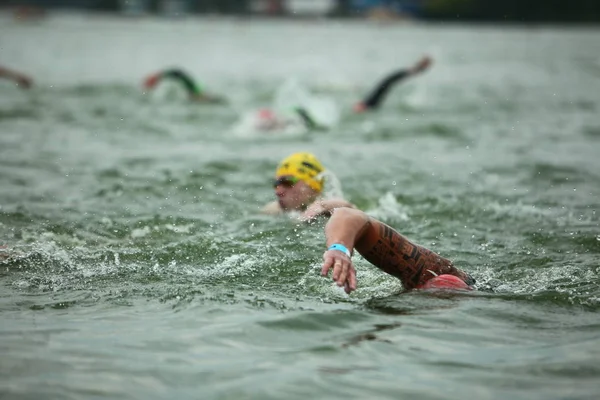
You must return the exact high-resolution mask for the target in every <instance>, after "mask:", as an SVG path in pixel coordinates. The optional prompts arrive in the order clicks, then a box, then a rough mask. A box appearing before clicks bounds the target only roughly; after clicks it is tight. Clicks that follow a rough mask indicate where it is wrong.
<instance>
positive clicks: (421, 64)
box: [411, 56, 432, 74]
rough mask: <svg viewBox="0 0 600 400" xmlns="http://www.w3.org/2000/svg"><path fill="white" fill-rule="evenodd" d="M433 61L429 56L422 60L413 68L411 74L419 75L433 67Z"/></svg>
mask: <svg viewBox="0 0 600 400" xmlns="http://www.w3.org/2000/svg"><path fill="white" fill-rule="evenodd" d="M431 63H432V60H431V58H430V57H429V56H425V57H423V58H421V59H420V60H419V61H418V62H417V63H416V64H415V65H414V66H413V67H412V68H411V72H412V73H413V74H418V73H419V72H423V71H425V70H426V69H427V68H429V66H430V65H431Z"/></svg>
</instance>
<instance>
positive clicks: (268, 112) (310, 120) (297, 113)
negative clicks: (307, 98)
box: [254, 106, 327, 131]
mask: <svg viewBox="0 0 600 400" xmlns="http://www.w3.org/2000/svg"><path fill="white" fill-rule="evenodd" d="M254 119H255V121H254V128H256V129H258V130H261V131H277V130H281V129H286V128H288V127H291V126H302V127H303V128H305V129H306V130H310V131H318V130H325V129H327V127H325V126H323V125H322V124H319V122H317V120H316V119H315V118H314V117H313V116H312V115H311V114H310V112H309V111H308V110H307V109H306V108H304V107H300V106H298V107H294V108H293V109H292V110H291V112H290V113H287V114H285V115H284V114H282V113H277V112H275V111H274V110H273V109H271V108H261V109H259V110H257V111H256V113H255V114H254Z"/></svg>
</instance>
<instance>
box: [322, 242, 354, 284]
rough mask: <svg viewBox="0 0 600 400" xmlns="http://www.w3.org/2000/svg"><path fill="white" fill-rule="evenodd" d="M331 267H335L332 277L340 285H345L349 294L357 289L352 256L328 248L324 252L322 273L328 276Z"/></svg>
mask: <svg viewBox="0 0 600 400" xmlns="http://www.w3.org/2000/svg"><path fill="white" fill-rule="evenodd" d="M331 268H333V275H332V278H333V280H334V281H335V282H336V283H337V285H338V286H340V287H342V286H343V287H344V291H345V292H346V293H348V294H350V293H351V292H352V291H353V290H356V269H354V265H353V264H352V259H350V257H348V256H347V255H346V254H344V253H343V252H341V251H338V250H327V251H326V252H325V253H324V254H323V266H322V268H321V275H322V276H327V275H328V274H329V270H330V269H331Z"/></svg>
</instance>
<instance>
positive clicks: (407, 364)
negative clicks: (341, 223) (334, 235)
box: [0, 15, 600, 400]
mask: <svg viewBox="0 0 600 400" xmlns="http://www.w3.org/2000/svg"><path fill="white" fill-rule="evenodd" d="M599 39H600V31H599V30H598V29H596V28H581V29H575V28H564V27H537V28H536V27H514V26H513V27H511V26H506V27H490V26H485V27H484V26H481V27H477V26H470V27H469V26H458V25H422V24H409V25H372V24H365V23H358V22H345V23H342V22H336V23H324V22H323V23H322V22H289V21H288V22H277V21H265V20H255V21H252V20H250V21H247V20H246V21H236V20H208V19H189V20H180V21H168V20H153V19H140V20H125V19H120V18H112V17H85V16H79V15H50V16H49V18H46V19H45V20H41V21H37V22H33V21H32V22H27V23H17V22H15V21H14V20H12V19H11V18H10V17H9V16H7V15H2V16H0V62H1V63H2V64H4V65H6V66H11V67H15V68H19V69H21V70H24V71H26V72H27V73H29V74H30V75H32V76H33V77H34V78H35V81H36V87H35V88H34V89H33V90H31V91H21V90H19V89H17V88H14V87H13V86H12V85H10V84H9V83H8V82H6V81H3V82H0V187H1V190H0V245H5V246H6V248H5V249H4V250H2V253H0V254H1V255H2V257H3V259H2V260H0V279H1V280H0V315H1V321H2V322H1V326H0V350H1V352H2V357H1V361H0V395H1V396H0V397H2V398H6V399H39V398H44V399H55V398H56V399H80V398H94V399H116V398H125V399H155V398H156V399H159V398H160V399H163V398H173V399H175V398H177V399H184V398H185V399H188V398H189V399H199V398H200V399H236V400H239V399H307V398H317V399H367V398H369V399H371V398H373V399H408V398H411V399H412V398H414V399H460V400H463V399H465V398H473V399H509V398H510V399H528V400H531V399H540V400H541V399H543V400H548V399H578V400H579V399H581V400H583V399H590V400H591V399H596V398H597V396H598V393H599V392H600V361H599V359H600V314H599V312H600V288H599V283H600V266H599V255H600V229H599V221H600V215H599V208H600V200H599V199H600V157H599V154H600V118H599V117H598V115H599V112H600V56H599V55H600V40H599ZM426 53H427V54H430V55H432V57H433V58H434V60H435V62H434V65H433V66H432V68H431V70H430V71H428V72H427V73H426V74H424V75H423V76H420V77H418V78H415V79H414V80H412V81H410V82H406V83H405V84H402V85H401V86H399V87H398V88H397V89H396V90H394V91H393V92H392V94H391V96H390V97H389V99H388V100H389V101H388V102H386V104H385V106H384V107H383V108H382V110H381V111H380V112H378V113H373V114H367V115H360V116H356V115H352V114H351V113H350V109H351V106H352V104H353V103H354V102H355V101H356V100H358V99H359V98H360V97H361V96H362V95H364V94H365V93H366V92H367V91H368V90H369V88H370V87H371V85H372V84H373V83H374V82H375V81H376V80H377V79H379V78H380V77H381V76H382V75H384V74H386V73H387V72H389V71H390V70H391V69H394V68H396V67H403V66H407V65H410V64H411V63H413V62H414V61H416V60H417V59H418V58H419V57H420V56H421V55H422V54H426ZM170 66H180V67H183V68H185V69H186V70H188V71H190V72H191V73H192V74H193V75H194V76H196V77H198V78H199V79H200V80H201V81H202V83H203V85H204V86H205V87H206V88H207V89H209V90H211V91H213V92H217V93H222V94H224V95H226V96H227V97H228V99H229V104H228V105H225V106H199V105H194V104H189V103H187V102H186V101H185V99H184V98H183V97H179V96H177V93H173V92H170V91H165V92H162V93H160V92H156V93H154V94H153V95H146V94H144V93H143V92H142V90H141V86H140V83H141V81H142V79H143V77H144V76H146V75H147V74H149V73H151V72H154V71H156V70H158V69H160V68H164V67H170ZM288 78H295V79H297V80H298V81H299V82H302V84H303V85H304V86H305V87H306V88H307V89H308V90H310V91H312V92H313V93H316V94H318V95H319V96H324V97H327V98H329V99H332V100H333V101H334V102H335V104H337V105H338V106H339V108H340V110H341V120H340V123H339V124H338V125H337V126H335V127H334V128H333V129H331V130H330V131H327V132H319V133H310V134H294V135H283V134H269V135H265V134H257V133H248V134H244V135H238V134H234V133H233V129H232V127H234V126H235V125H236V124H237V123H238V121H239V119H240V117H241V116H242V115H243V114H244V113H247V112H248V111H250V110H253V109H256V108H259V107H263V106H266V105H269V104H270V103H271V101H272V99H273V97H274V95H275V93H276V92H277V90H278V88H280V87H281V85H282V84H283V82H285V80H286V79H288ZM296 151H311V152H314V153H315V154H316V155H317V156H318V157H319V158H320V159H321V160H322V161H323V163H324V164H325V165H326V166H327V167H328V168H329V170H330V171H332V172H333V173H334V174H335V175H336V176H337V178H338V179H339V180H340V182H341V184H342V188H343V191H344V194H345V196H346V197H347V198H348V199H349V200H350V201H352V202H353V203H355V204H356V205H357V206H359V207H360V208H361V209H363V210H365V211H367V212H368V213H369V214H371V215H373V216H376V217H378V218H380V219H382V220H383V221H385V222H386V223H388V224H390V225H392V226H393V227H395V228H397V229H398V230H399V231H400V232H402V233H403V234H405V235H407V236H408V237H409V238H411V239H412V240H414V241H416V242H418V243H421V244H423V245H426V246H427V247H429V248H431V249H432V250H435V251H437V252H439V253H440V254H442V255H443V256H445V257H448V258H450V259H452V260H454V261H455V263H456V264H457V265H459V266H461V267H462V268H464V269H465V270H467V271H469V272H470V273H471V274H472V275H473V276H474V277H475V278H476V279H477V281H478V289H479V290H478V291H477V292H473V293H468V294H432V293H422V292H413V293H402V287H401V285H400V284H399V282H398V281H396V280H394V279H393V278H391V277H389V276H386V275H385V274H383V273H381V272H379V271H378V270H377V269H376V268H374V267H372V266H371V265H369V264H368V263H367V262H365V261H364V260H362V259H361V258H360V257H356V260H355V262H356V265H357V269H358V279H359V281H358V284H359V288H358V290H357V291H356V292H355V293H353V294H352V295H350V296H347V295H345V294H344V293H343V292H342V291H341V290H340V289H339V288H337V287H336V286H334V285H333V284H332V283H331V281H330V280H328V279H325V278H321V277H320V276H319V269H320V260H321V256H322V253H323V250H324V235H323V224H322V223H320V224H316V225H314V226H304V225H299V224H297V223H295V222H294V221H293V220H291V219H289V218H286V217H281V218H276V217H267V216H263V215H260V214H259V213H258V210H259V209H260V207H262V205H263V204H265V203H266V202H268V201H271V200H273V198H274V196H273V193H272V189H271V187H270V185H269V184H270V179H271V177H272V174H273V173H274V170H275V167H276V164H277V162H278V161H279V160H280V159H281V158H283V157H284V156H286V155H288V154H290V153H292V152H296Z"/></svg>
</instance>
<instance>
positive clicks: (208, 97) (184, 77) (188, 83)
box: [144, 68, 225, 104]
mask: <svg viewBox="0 0 600 400" xmlns="http://www.w3.org/2000/svg"><path fill="white" fill-rule="evenodd" d="M165 79H171V80H174V81H176V82H178V83H180V84H181V85H182V86H183V87H184V89H185V90H186V92H187V94H188V96H189V98H190V100H191V101H195V102H199V103H210V104H220V103H225V99H224V98H223V97H221V96H217V95H214V94H210V93H207V92H205V91H204V90H203V89H202V87H201V86H200V85H198V84H197V83H196V81H194V79H193V78H192V77H191V76H190V75H189V74H187V73H186V72H184V71H183V70H181V69H176V68H174V69H167V70H164V71H160V72H157V73H154V74H152V75H149V76H148V77H146V79H144V87H145V88H146V89H154V88H155V87H156V85H158V84H159V83H160V82H161V81H163V80H165Z"/></svg>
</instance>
